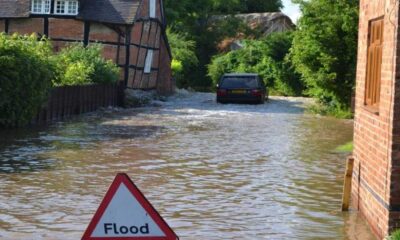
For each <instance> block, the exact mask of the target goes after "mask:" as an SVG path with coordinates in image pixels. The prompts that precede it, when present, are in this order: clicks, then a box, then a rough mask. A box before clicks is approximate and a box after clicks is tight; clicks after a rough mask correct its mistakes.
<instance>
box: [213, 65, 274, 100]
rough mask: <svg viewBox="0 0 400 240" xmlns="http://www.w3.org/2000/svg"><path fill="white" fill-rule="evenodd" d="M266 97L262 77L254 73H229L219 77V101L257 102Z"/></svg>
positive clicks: (266, 93)
mask: <svg viewBox="0 0 400 240" xmlns="http://www.w3.org/2000/svg"><path fill="white" fill-rule="evenodd" d="M265 98H267V99H268V91H267V90H266V88H265V85H264V81H263V80H262V78H261V77H260V76H259V75H258V74H255V73H231V74H225V75H224V76H222V77H221V80H220V81H219V83H218V85H217V102H219V103H229V102H233V103H259V104H263V103H264V102H265Z"/></svg>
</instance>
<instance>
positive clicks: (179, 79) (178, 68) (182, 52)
mask: <svg viewBox="0 0 400 240" xmlns="http://www.w3.org/2000/svg"><path fill="white" fill-rule="evenodd" d="M167 35H168V40H169V43H170V46H171V51H172V57H173V61H172V71H173V75H174V77H175V78H176V84H177V86H178V87H179V88H185V87H189V86H190V78H191V71H192V70H193V69H194V68H196V67H197V65H198V64H199V60H198V59H197V56H196V54H195V48H196V44H195V42H194V41H193V40H188V39H187V37H185V36H184V35H183V34H181V33H179V32H173V31H172V30H171V29H167Z"/></svg>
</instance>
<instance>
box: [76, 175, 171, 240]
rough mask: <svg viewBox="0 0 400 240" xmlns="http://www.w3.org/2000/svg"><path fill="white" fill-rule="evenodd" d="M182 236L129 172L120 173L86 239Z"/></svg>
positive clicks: (156, 239)
mask: <svg viewBox="0 0 400 240" xmlns="http://www.w3.org/2000/svg"><path fill="white" fill-rule="evenodd" d="M96 239H102V240H106V239H113V240H118V239H124V240H130V239H132V240H133V239H135V240H138V239H146V240H177V239H179V238H178V237H177V236H176V234H175V233H174V232H173V230H172V229H171V228H170V227H169V226H168V224H167V223H166V222H165V221H164V220H163V219H162V217H161V216H160V214H159V213H158V212H157V211H156V210H155V209H154V207H153V206H152V205H151V204H150V202H149V201H148V200H147V199H146V198H145V197H144V195H143V194H142V193H141V192H140V190H139V189H138V188H137V187H136V185H135V184H134V183H133V182H132V181H131V180H130V178H129V177H128V176H127V175H126V174H123V173H121V174H118V175H117V177H116V178H115V180H114V182H113V183H112V184H111V187H110V189H109V190H108V192H107V193H106V195H105V197H104V199H103V201H102V203H101V204H100V207H99V209H98V210H97V212H96V214H95V215H94V217H93V219H92V221H91V222H90V224H89V226H88V228H87V230H86V232H85V234H84V235H83V237H82V240H96Z"/></svg>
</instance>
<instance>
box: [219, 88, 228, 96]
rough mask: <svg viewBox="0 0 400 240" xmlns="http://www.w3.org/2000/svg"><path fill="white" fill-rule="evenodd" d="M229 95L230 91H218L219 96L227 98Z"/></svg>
mask: <svg viewBox="0 0 400 240" xmlns="http://www.w3.org/2000/svg"><path fill="white" fill-rule="evenodd" d="M227 94H228V91H227V90H225V89H218V90H217V96H226V95H227Z"/></svg>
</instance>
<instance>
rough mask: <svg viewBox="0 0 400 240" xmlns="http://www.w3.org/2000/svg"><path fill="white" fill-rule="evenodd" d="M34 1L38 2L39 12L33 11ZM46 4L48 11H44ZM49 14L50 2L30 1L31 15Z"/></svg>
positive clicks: (48, 0)
mask: <svg viewBox="0 0 400 240" xmlns="http://www.w3.org/2000/svg"><path fill="white" fill-rule="evenodd" d="M35 1H38V2H40V12H37V11H35ZM46 4H48V7H49V8H48V10H47V11H46ZM50 12H51V0H32V1H31V13H32V14H50Z"/></svg>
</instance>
